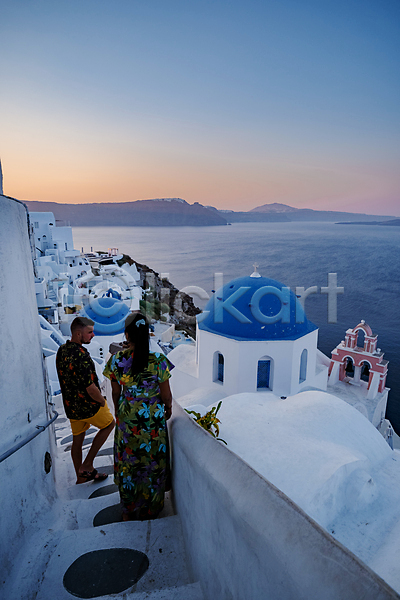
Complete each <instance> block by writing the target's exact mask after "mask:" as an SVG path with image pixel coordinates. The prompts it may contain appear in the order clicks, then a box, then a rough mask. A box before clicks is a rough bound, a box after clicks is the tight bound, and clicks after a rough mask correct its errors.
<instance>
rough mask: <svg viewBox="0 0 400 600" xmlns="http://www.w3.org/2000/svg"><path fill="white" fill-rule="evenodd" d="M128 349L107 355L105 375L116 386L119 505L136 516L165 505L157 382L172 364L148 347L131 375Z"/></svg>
mask: <svg viewBox="0 0 400 600" xmlns="http://www.w3.org/2000/svg"><path fill="white" fill-rule="evenodd" d="M132 356H133V353H132V350H131V349H129V348H128V349H126V350H123V351H122V352H117V354H115V355H114V356H112V357H111V358H110V359H109V361H108V363H107V365H106V367H105V369H104V375H105V376H106V377H108V379H110V380H111V381H117V382H118V383H119V384H120V385H121V395H120V398H119V401H118V409H117V414H116V415H115V417H116V427H115V439H114V481H115V483H116V484H117V485H118V488H119V493H120V496H121V502H122V506H123V510H124V511H125V512H128V513H131V514H134V515H136V516H137V517H138V518H141V519H143V518H149V517H150V518H151V517H152V516H153V517H154V516H156V515H157V514H158V513H159V512H160V510H162V508H163V506H164V491H165V480H166V476H167V471H168V469H169V463H168V461H169V456H168V440H167V429H166V422H165V416H164V404H163V403H162V402H161V399H160V388H159V383H162V382H164V381H167V380H168V379H169V378H170V377H171V374H170V369H172V368H173V365H172V363H171V362H170V361H169V360H168V359H167V358H166V357H165V356H164V355H163V354H161V353H159V352H155V353H153V352H150V354H149V364H148V367H147V370H146V371H144V372H143V373H139V374H137V375H131V373H130V367H131V365H132Z"/></svg>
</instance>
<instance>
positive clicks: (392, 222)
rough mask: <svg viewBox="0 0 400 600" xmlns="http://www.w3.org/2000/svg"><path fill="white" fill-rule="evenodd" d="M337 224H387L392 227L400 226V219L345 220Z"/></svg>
mask: <svg viewBox="0 0 400 600" xmlns="http://www.w3.org/2000/svg"><path fill="white" fill-rule="evenodd" d="M337 225H387V226H390V227H400V219H391V218H390V217H389V221H344V222H342V223H337Z"/></svg>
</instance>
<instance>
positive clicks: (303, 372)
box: [299, 348, 308, 383]
mask: <svg viewBox="0 0 400 600" xmlns="http://www.w3.org/2000/svg"><path fill="white" fill-rule="evenodd" d="M307 354H308V353H307V350H306V349H305V348H304V350H303V352H302V353H301V358H300V373H299V383H303V381H305V380H306V377H307Z"/></svg>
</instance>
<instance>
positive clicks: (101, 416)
mask: <svg viewBox="0 0 400 600" xmlns="http://www.w3.org/2000/svg"><path fill="white" fill-rule="evenodd" d="M113 419H114V417H113V416H112V414H111V412H110V409H109V408H108V405H107V402H106V404H105V406H100V409H99V410H98V411H97V413H96V414H95V415H93V417H88V418H87V419H70V423H71V429H72V435H80V434H81V433H83V432H84V431H87V430H88V429H89V427H90V426H91V425H94V426H95V427H97V428H98V429H104V428H105V427H108V426H109V425H110V423H112V421H113Z"/></svg>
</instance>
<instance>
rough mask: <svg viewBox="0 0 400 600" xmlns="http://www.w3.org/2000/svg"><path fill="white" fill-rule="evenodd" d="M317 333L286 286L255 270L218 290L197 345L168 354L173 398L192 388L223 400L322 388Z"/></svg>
mask: <svg viewBox="0 0 400 600" xmlns="http://www.w3.org/2000/svg"><path fill="white" fill-rule="evenodd" d="M317 341H318V329H317V327H316V326H315V325H314V324H313V323H311V322H310V321H308V320H307V317H306V316H305V314H304V311H303V309H302V307H301V305H300V302H299V301H298V299H297V298H296V296H295V294H294V293H293V292H291V290H290V288H287V287H285V286H284V285H283V284H282V283H280V282H278V281H275V280H273V279H268V278H266V277H261V276H260V275H259V273H256V272H254V273H253V274H252V275H250V276H249V277H240V278H238V279H234V280H233V281H230V282H229V283H227V284H226V285H225V286H224V287H223V288H221V289H220V290H217V291H216V292H215V294H214V297H213V298H211V300H210V301H209V302H208V304H207V306H206V308H205V311H204V312H203V313H202V314H201V315H200V316H199V317H198V323H197V335H196V347H195V348H194V347H193V346H184V347H179V348H177V349H175V350H173V351H172V352H171V354H170V355H169V356H170V357H171V360H172V362H173V363H174V364H175V365H176V369H177V370H176V372H175V375H174V377H173V380H172V383H173V389H174V394H175V397H179V396H182V395H185V394H187V393H188V392H190V391H192V390H193V388H208V389H213V390H214V391H215V392H219V393H220V394H221V396H228V395H231V394H238V393H241V392H270V393H272V394H274V395H275V396H278V397H282V396H284V397H286V396H291V395H293V394H296V393H298V392H300V391H302V390H304V389H307V388H310V387H312V388H318V389H322V390H326V385H327V374H328V368H327V366H326V365H325V364H321V362H320V361H319V360H318V351H317Z"/></svg>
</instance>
